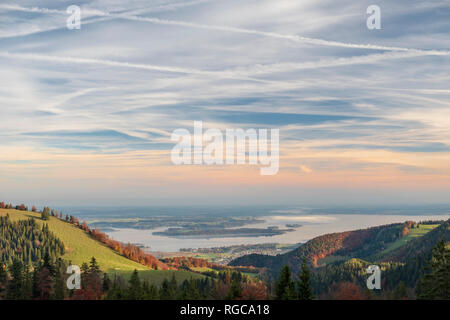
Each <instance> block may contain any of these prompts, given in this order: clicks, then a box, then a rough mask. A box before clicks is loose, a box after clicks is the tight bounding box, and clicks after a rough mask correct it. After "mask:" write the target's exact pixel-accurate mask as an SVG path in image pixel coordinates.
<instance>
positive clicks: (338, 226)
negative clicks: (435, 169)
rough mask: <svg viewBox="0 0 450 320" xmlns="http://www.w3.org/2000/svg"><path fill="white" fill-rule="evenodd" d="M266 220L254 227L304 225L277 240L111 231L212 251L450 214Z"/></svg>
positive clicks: (158, 244) (157, 246)
mask: <svg viewBox="0 0 450 320" xmlns="http://www.w3.org/2000/svg"><path fill="white" fill-rule="evenodd" d="M258 218H261V219H263V220H265V222H264V223H261V224H252V225H251V226H249V227H251V228H267V227H270V226H278V227H279V228H286V224H301V225H302V226H301V227H298V228H295V231H293V232H288V233H285V234H282V235H277V236H273V237H224V238H209V239H206V238H198V237H195V238H194V237H192V238H186V237H183V238H172V237H166V236H157V235H153V234H152V233H153V232H155V231H164V230H166V228H158V229H153V230H137V229H114V231H110V232H107V233H108V235H109V236H111V237H112V238H114V239H115V240H119V241H122V242H125V243H128V242H131V243H139V244H142V245H145V246H146V247H149V250H151V251H164V252H174V251H179V250H180V249H181V248H212V247H222V246H231V245H240V244H258V243H300V242H306V241H308V240H310V239H312V238H314V237H317V236H319V235H323V234H326V233H333V232H342V231H350V230H355V229H361V228H368V227H373V226H379V225H384V224H389V223H397V222H404V221H407V220H412V221H417V222H419V221H424V220H446V219H449V218H450V215H448V214H447V215H423V216H418V215H376V214H333V215H295V216H294V215H289V216H284V215H270V216H263V217H258Z"/></svg>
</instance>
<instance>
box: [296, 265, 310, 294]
mask: <svg viewBox="0 0 450 320" xmlns="http://www.w3.org/2000/svg"><path fill="white" fill-rule="evenodd" d="M297 285H298V299H299V300H313V299H314V294H313V289H312V286H311V272H310V271H309V268H308V265H307V264H306V259H305V258H303V261H302V267H301V272H300V274H299V275H298V282H297Z"/></svg>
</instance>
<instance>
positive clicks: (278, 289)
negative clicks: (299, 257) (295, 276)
mask: <svg viewBox="0 0 450 320" xmlns="http://www.w3.org/2000/svg"><path fill="white" fill-rule="evenodd" d="M296 298H297V294H296V292H295V283H294V281H293V280H292V274H291V269H290V268H289V266H288V265H285V266H284V267H283V268H281V271H280V275H279V276H278V281H277V282H276V284H275V299H276V300H294V299H296Z"/></svg>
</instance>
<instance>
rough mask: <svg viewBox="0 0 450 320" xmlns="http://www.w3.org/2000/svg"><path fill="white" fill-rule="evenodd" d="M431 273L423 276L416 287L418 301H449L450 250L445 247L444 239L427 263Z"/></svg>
mask: <svg viewBox="0 0 450 320" xmlns="http://www.w3.org/2000/svg"><path fill="white" fill-rule="evenodd" d="M429 265H430V267H431V273H429V274H426V275H425V276H423V277H422V278H421V279H420V280H419V283H418V285H417V288H416V293H417V298H418V299H424V300H434V299H438V300H449V299H450V249H448V248H447V247H446V243H445V240H444V239H441V241H439V242H438V244H437V245H436V246H435V247H434V249H433V256H432V258H431V261H430V263H429Z"/></svg>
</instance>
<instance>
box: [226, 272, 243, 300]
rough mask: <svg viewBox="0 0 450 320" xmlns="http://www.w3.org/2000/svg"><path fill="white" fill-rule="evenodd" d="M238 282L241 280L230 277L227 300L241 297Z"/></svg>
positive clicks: (239, 283)
mask: <svg viewBox="0 0 450 320" xmlns="http://www.w3.org/2000/svg"><path fill="white" fill-rule="evenodd" d="M240 280H241V279H239V277H237V276H235V277H232V280H231V287H230V292H229V293H228V297H227V299H229V300H235V299H239V298H240V297H241V296H242V288H241V281H240Z"/></svg>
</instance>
